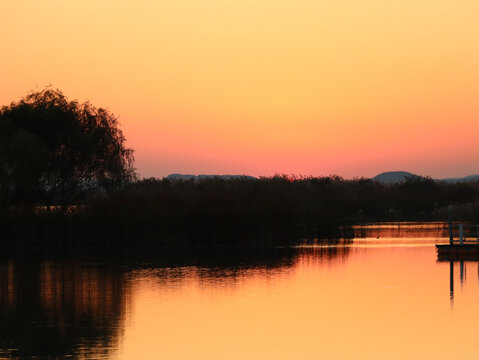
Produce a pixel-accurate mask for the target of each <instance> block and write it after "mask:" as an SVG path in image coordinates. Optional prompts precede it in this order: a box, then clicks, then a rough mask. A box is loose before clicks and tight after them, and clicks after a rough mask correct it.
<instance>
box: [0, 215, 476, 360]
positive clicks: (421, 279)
mask: <svg viewBox="0 0 479 360" xmlns="http://www.w3.org/2000/svg"><path fill="white" fill-rule="evenodd" d="M394 226H396V225H393V227H394ZM400 228H401V229H400V232H401V234H405V233H408V234H409V236H398V234H397V231H398V230H397V228H395V229H391V228H390V227H389V228H388V227H387V226H386V227H385V228H381V226H375V227H370V228H369V229H366V230H364V231H363V230H361V229H357V230H358V231H362V233H361V234H362V235H364V237H360V236H359V237H357V238H356V239H355V240H354V241H353V242H352V243H344V244H340V243H339V244H333V245H324V244H317V245H314V246H311V245H305V246H300V247H294V248H279V249H274V250H258V249H255V250H252V249H250V250H245V249H242V250H240V249H230V250H222V251H218V250H213V249H209V250H203V251H192V252H185V251H180V250H179V251H177V252H169V253H165V252H160V253H157V254H148V255H147V256H144V255H141V256H136V255H131V254H130V255H129V256H127V257H125V256H123V255H122V256H118V257H115V258H113V259H111V258H96V259H95V260H94V261H93V260H92V259H87V260H85V259H79V258H77V257H67V258H65V259H62V260H58V259H51V258H50V259H48V258H44V260H32V259H38V257H32V258H28V259H24V258H23V259H22V260H20V259H21V257H20V258H18V257H10V258H8V257H7V258H5V259H4V260H3V261H2V263H1V266H0V348H1V354H2V355H0V358H32V357H37V358H67V357H69V358H77V359H100V358H107V359H110V358H111V359H209V360H210V359H226V358H227V359H246V358H247V359H266V358H271V359H275V360H278V359H292V358H301V359H318V358H325V359H381V360H382V359H385V358H387V359H405V358H408V359H438V358H443V359H461V358H465V359H466V358H467V359H469V358H477V357H479V348H478V347H477V341H476V335H475V334H476V332H475V328H476V321H475V319H477V318H479V307H477V303H478V302H479V286H478V283H479V282H478V281H470V280H471V279H472V278H471V279H469V281H468V277H470V274H471V273H472V272H471V271H472V270H471V269H473V270H474V272H475V271H476V267H477V263H475V262H470V261H466V262H464V264H463V266H462V267H463V271H462V272H461V264H460V263H456V262H454V263H453V266H452V268H453V270H454V272H453V275H454V276H455V279H456V283H455V284H453V285H455V287H453V288H452V289H453V290H454V306H451V302H450V300H451V298H450V296H449V291H450V290H451V288H450V285H451V282H450V280H452V281H453V282H454V276H453V277H452V278H449V275H450V270H451V263H450V262H448V261H446V262H443V261H438V259H437V255H436V250H435V247H434V245H435V244H437V243H442V242H447V235H446V236H443V230H442V228H441V227H440V226H437V225H434V226H432V227H426V228H425V227H424V226H420V225H417V224H416V225H414V224H409V225H405V224H402V225H401V226H400ZM414 229H417V230H418V232H415V231H414ZM434 229H435V230H434ZM383 230H384V231H383ZM434 231H436V235H433V233H434ZM361 234H360V235H361ZM357 236H358V235H357ZM378 237H379V239H378ZM421 239H422V240H421ZM461 274H462V275H461ZM478 276H479V272H478ZM461 277H462V285H461V286H460V285H458V284H460V283H461V282H460V280H461ZM474 278H475V277H474ZM438 343H440V344H441V346H438V345H437V344H438ZM346 345H347V346H346Z"/></svg>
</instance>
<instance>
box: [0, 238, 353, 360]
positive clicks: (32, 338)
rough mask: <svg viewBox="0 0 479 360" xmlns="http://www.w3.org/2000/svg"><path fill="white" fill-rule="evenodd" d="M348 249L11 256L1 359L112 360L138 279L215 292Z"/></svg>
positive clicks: (3, 270) (1, 280)
mask: <svg viewBox="0 0 479 360" xmlns="http://www.w3.org/2000/svg"><path fill="white" fill-rule="evenodd" d="M348 251H349V248H348V247H283V248H274V249H264V248H223V249H217V248H203V249H195V250H190V251H185V250H184V249H176V250H173V249H169V250H168V251H166V250H165V249H162V250H161V251H160V250H159V251H156V252H151V251H149V252H147V254H145V253H144V252H142V251H133V250H131V249H130V250H128V251H126V252H119V253H115V254H111V253H109V254H103V256H102V255H100V256H97V257H96V258H95V259H92V258H91V257H80V256H79V255H75V256H73V257H72V256H71V255H69V256H61V257H60V259H58V258H56V259H53V260H52V259H51V258H50V259H49V258H43V259H41V258H42V257H41V256H23V255H22V256H20V257H18V256H10V257H6V258H4V259H2V260H1V262H0V357H8V358H66V357H68V358H75V359H101V358H110V357H111V356H112V355H113V354H114V352H115V351H116V350H117V349H118V345H119V343H120V341H121V337H122V335H123V332H124V329H125V315H126V314H127V313H128V312H131V302H132V298H133V296H134V294H133V292H134V286H133V285H134V283H135V281H137V280H138V276H136V275H140V274H141V275H140V277H144V276H147V277H148V278H150V279H152V280H153V281H156V282H159V283H160V284H161V285H162V286H164V287H168V286H171V285H172V283H178V282H182V281H185V279H186V278H188V277H189V276H191V274H192V272H193V273H194V274H195V277H197V278H198V279H199V281H200V282H205V283H206V282H207V283H208V285H209V286H217V285H221V284H223V285H224V284H228V286H235V284H236V282H237V280H238V279H240V278H249V277H251V276H257V275H258V273H261V274H263V275H264V276H274V274H275V273H278V272H288V271H291V269H292V268H293V267H294V266H296V265H297V264H298V263H299V262H304V261H308V262H309V261H322V260H325V261H331V260H332V259H344V258H345V257H346V256H347V253H348Z"/></svg>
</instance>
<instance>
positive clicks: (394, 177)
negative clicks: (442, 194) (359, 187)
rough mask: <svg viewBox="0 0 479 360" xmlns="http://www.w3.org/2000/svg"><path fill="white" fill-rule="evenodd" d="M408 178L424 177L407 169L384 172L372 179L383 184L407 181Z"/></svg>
mask: <svg viewBox="0 0 479 360" xmlns="http://www.w3.org/2000/svg"><path fill="white" fill-rule="evenodd" d="M407 178H419V179H421V178H423V177H422V176H419V175H416V174H413V173H410V172H407V171H387V172H383V173H381V174H379V175H376V176H375V177H373V178H371V180H374V181H378V182H380V183H382V184H393V183H399V182H403V181H406V179H407Z"/></svg>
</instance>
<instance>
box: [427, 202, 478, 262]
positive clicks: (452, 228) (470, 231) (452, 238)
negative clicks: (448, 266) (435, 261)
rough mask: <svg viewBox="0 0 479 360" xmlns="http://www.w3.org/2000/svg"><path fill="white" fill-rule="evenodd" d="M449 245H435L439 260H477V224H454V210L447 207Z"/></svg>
mask: <svg viewBox="0 0 479 360" xmlns="http://www.w3.org/2000/svg"><path fill="white" fill-rule="evenodd" d="M448 210H449V244H442V245H436V249H437V255H438V257H439V259H440V260H447V259H449V258H454V259H457V260H461V259H462V260H470V259H475V260H479V224H476V225H470V224H463V223H460V224H454V222H453V215H454V209H453V207H452V206H449V209H448Z"/></svg>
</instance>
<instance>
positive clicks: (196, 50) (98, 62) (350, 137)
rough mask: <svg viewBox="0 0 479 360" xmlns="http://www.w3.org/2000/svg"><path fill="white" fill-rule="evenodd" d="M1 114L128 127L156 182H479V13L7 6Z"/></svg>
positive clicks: (335, 2)
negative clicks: (40, 111) (101, 113)
mask: <svg viewBox="0 0 479 360" xmlns="http://www.w3.org/2000/svg"><path fill="white" fill-rule="evenodd" d="M0 14H1V15H2V16H1V21H0V39H1V50H0V79H1V83H0V84H1V85H0V104H1V105H7V104H9V103H10V102H11V101H13V100H18V99H19V98H20V97H22V96H24V95H25V94H26V93H27V92H28V91H29V90H32V89H37V88H38V89H42V88H44V87H45V86H46V85H48V84H51V85H52V86H53V87H54V88H59V89H61V90H62V91H63V92H64V93H65V94H66V95H67V96H68V97H69V98H71V99H75V98H76V99H79V100H81V101H84V100H90V101H91V102H92V103H93V105H95V106H98V107H107V108H108V109H110V110H111V111H112V112H113V113H114V114H115V115H117V116H118V118H119V120H120V123H121V128H122V130H123V132H124V134H125V136H126V138H127V140H128V146H130V147H132V148H133V149H135V158H136V166H137V168H138V171H139V173H140V175H141V176H156V177H162V176H165V175H168V174H169V173H190V174H250V175H255V176H257V175H272V174H275V173H288V174H290V173H295V174H303V175H314V176H320V175H329V174H338V175H341V176H344V177H353V176H367V177H369V176H374V175H376V174H377V173H379V172H382V171H388V170H407V171H412V172H415V173H418V174H422V175H430V176H433V177H447V176H463V175H468V174H474V173H479V161H478V155H479V121H478V120H479V41H478V39H479V21H478V19H479V1H477V0H455V1H451V0H447V1H446V0H422V1H418V0H388V1H384V0H294V1H293V0H170V1H164V0H156V1H153V0H135V1H133V0H81V1H77V0H61V1H60V0H57V1H52V0H41V1H39V0H0Z"/></svg>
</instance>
